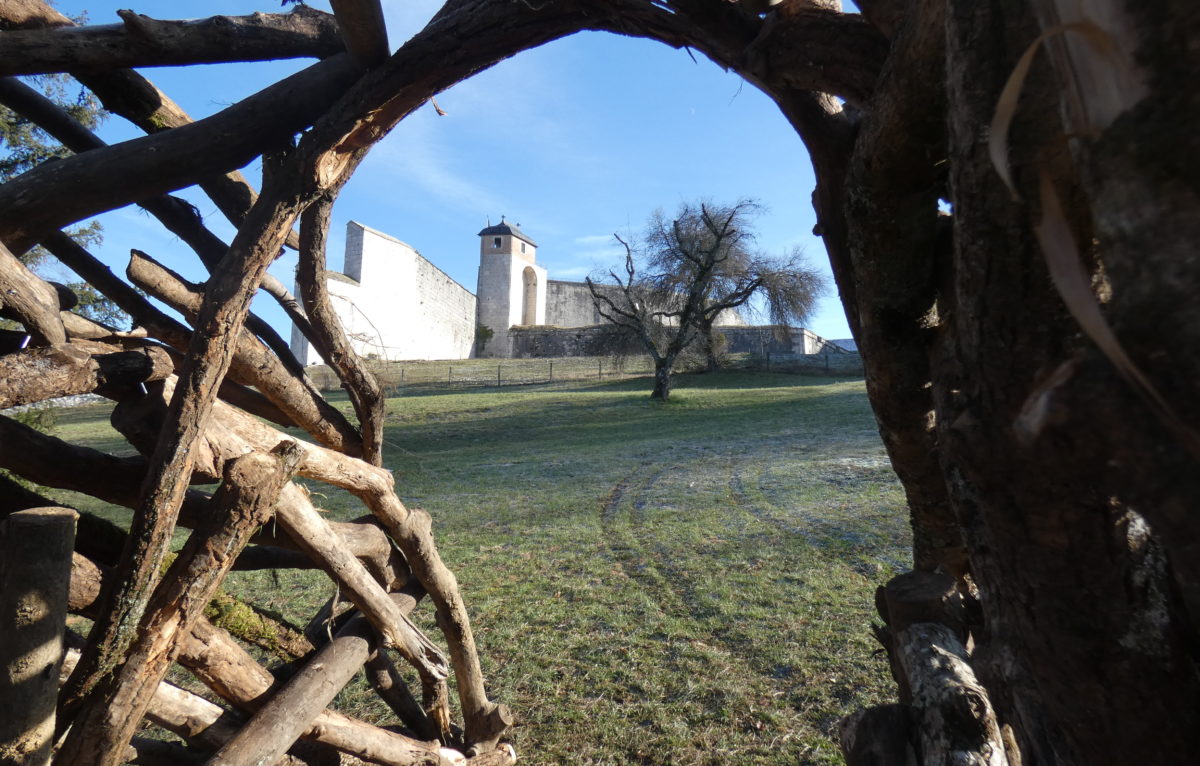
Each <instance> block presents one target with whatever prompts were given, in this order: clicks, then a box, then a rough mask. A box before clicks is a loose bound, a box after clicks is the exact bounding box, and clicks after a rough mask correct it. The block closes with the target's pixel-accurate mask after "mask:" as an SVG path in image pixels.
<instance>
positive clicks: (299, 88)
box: [0, 54, 361, 258]
mask: <svg viewBox="0 0 1200 766" xmlns="http://www.w3.org/2000/svg"><path fill="white" fill-rule="evenodd" d="M360 71H361V70H360V69H359V65H358V64H357V63H356V62H355V61H354V60H353V59H352V58H351V57H350V56H349V55H347V54H341V55H338V56H334V57H333V58H330V59H326V60H325V61H322V62H320V63H318V64H314V65H313V66H311V67H309V68H308V69H305V70H304V71H302V72H299V73H297V74H295V75H292V76H291V77H288V78H286V79H284V80H282V81H280V82H278V83H275V84H274V85H271V86H270V87H268V88H266V89H265V90H263V91H261V92H259V93H257V94H255V95H253V96H250V97H249V98H247V99H245V100H243V101H240V102H238V103H237V104H234V105H233V106H231V107H229V108H227V109H225V110H223V111H221V112H218V113H217V114H215V115H213V116H212V117H208V118H205V119H203V120H200V121H199V122H194V123H191V124H190V125H185V126H183V127H180V128H176V129H174V130H169V131H166V132H163V133H158V134H155V135H152V136H146V137H145V138H138V139H133V140H131V141H126V142H124V143H120V144H116V145H114V146H110V147H107V148H105V149H103V150H97V151H92V152H85V153H84V154H77V155H74V156H71V157H67V158H65V159H62V160H59V161H58V162H50V163H45V164H43V165H39V166H38V167H36V168H34V169H33V170H30V171H28V172H26V173H23V174H21V175H20V176H18V177H17V178H15V179H13V180H11V181H9V182H8V183H6V184H3V186H0V240H3V241H4V242H6V243H7V244H8V245H9V246H10V247H12V248H14V249H16V250H18V251H24V250H25V249H27V248H28V247H29V246H30V245H31V244H32V243H34V242H37V241H38V240H39V239H41V238H42V237H43V236H45V235H46V233H48V232H50V231H52V230H56V229H61V228H62V227H64V226H66V225H68V224H71V223H74V222H76V221H79V220H81V219H83V218H86V217H88V216H91V215H95V214H97V213H101V212H104V211H106V210H113V209H115V208H118V207H122V206H124V205H127V204H129V203H131V202H134V201H136V200H139V199H145V198H147V197H151V196H154V195H156V194H162V193H165V192H168V191H172V190H174V189H179V188H182V187H184V186H187V185H189V184H192V183H196V182H198V181H200V180H202V179H205V178H210V177H211V176H212V175H213V174H214V173H220V172H223V171H226V170H231V169H233V168H237V167H241V166H242V165H244V164H246V163H247V162H249V161H250V160H252V159H253V158H254V157H256V156H258V155H259V154H260V153H262V152H263V151H264V150H266V149H269V148H273V147H277V146H282V145H286V144H287V142H289V141H290V140H291V139H292V137H293V136H295V134H296V133H297V132H299V131H302V130H304V129H305V128H306V127H308V126H309V125H310V124H311V123H312V122H313V120H314V119H316V118H317V117H318V116H319V115H320V114H321V113H322V112H323V111H324V110H325V109H327V108H328V106H329V105H330V104H331V103H333V102H334V101H335V100H336V99H337V98H338V97H339V96H341V95H343V94H344V93H345V90H346V88H347V87H348V86H349V85H350V84H351V83H353V82H354V81H355V80H356V79H357V78H358V76H359V73H360ZM114 177H116V178H120V183H116V184H114V183H112V179H113V178H114ZM260 201H261V200H260ZM267 207H272V206H270V205H268V206H267ZM254 228H255V227H251V230H253V229H254ZM289 228H290V226H289ZM285 236H286V232H285V233H284V236H281V237H280V238H279V239H280V244H282V240H283V239H284V237H285ZM276 254H278V249H276V250H275V251H274V252H272V253H271V257H272V258H273V257H274V256H275V255H276Z"/></svg>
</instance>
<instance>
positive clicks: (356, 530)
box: [0, 416, 396, 585]
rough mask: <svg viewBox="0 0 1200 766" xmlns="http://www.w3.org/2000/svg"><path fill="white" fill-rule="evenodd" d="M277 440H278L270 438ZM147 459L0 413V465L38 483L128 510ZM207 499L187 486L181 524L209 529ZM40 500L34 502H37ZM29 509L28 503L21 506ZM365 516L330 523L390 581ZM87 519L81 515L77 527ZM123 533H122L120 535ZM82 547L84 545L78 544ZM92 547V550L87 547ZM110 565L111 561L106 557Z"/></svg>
mask: <svg viewBox="0 0 1200 766" xmlns="http://www.w3.org/2000/svg"><path fill="white" fill-rule="evenodd" d="M275 443H276V444H278V441H277V442H275ZM146 466H147V462H146V459H145V458H143V457H131V458H120V457H114V456H112V455H109V454H107V453H104V452H100V451H99V450H95V449H91V448H89V447H80V446H77V445H74V444H70V443H68V442H65V441H63V440H61V439H58V438H56V437H53V436H49V435H48V434H43V433H40V432H39V431H35V430H34V429H32V428H30V427H28V426H26V425H23V424H21V423H18V422H16V421H15V420H12V419H11V418H7V417H3V416H0V467H2V468H5V469H7V470H10V471H12V472H13V473H15V474H17V475H18V476H21V477H23V478H25V479H28V480H30V481H33V482H36V483H38V484H41V485H43V486H47V487H54V488H57V489H66V490H70V491H74V492H82V493H85V494H90V495H91V496H93V497H96V498H99V499H100V500H103V501H105V502H108V503H113V504H115V505H121V506H124V507H126V508H133V507H136V506H137V503H138V488H139V487H140V486H141V484H142V482H143V480H144V479H145V476H146ZM210 501H211V498H210V497H209V495H208V494H206V493H204V492H201V491H199V490H191V491H189V492H188V493H187V495H186V496H185V499H184V503H183V506H182V508H181V509H180V523H181V524H183V525H184V526H187V527H191V528H193V529H212V528H213V524H214V521H213V514H212V510H211V508H210V506H209V503H210ZM38 504H40V503H34V505H38ZM24 507H32V506H29V505H27V506H24ZM373 522H374V520H373V519H371V521H370V522H368V521H366V520H362V519H360V520H357V521H354V522H331V523H330V526H331V527H332V528H333V529H334V530H335V531H336V532H337V535H338V537H339V538H341V540H342V541H343V544H344V545H345V546H346V547H347V548H348V549H349V550H350V551H351V552H352V553H353V554H354V555H355V556H357V557H358V558H360V559H362V560H363V562H364V564H365V565H366V566H367V567H368V568H369V569H370V570H371V572H372V574H373V575H376V576H377V577H379V578H380V581H381V582H384V583H387V584H388V585H392V584H395V582H396V576H395V574H394V573H391V574H389V575H388V576H385V573H388V572H390V570H391V569H392V566H391V562H390V554H391V552H392V548H391V543H390V542H389V541H388V538H387V536H386V535H385V534H384V533H383V531H382V530H381V529H379V528H378V526H376V525H375V523H373ZM86 523H88V517H87V516H86V515H85V516H84V517H82V520H81V522H80V526H81V529H82V528H84V525H85V524H86ZM100 534H101V533H100V532H99V531H96V532H92V533H90V534H89V535H87V536H86V537H82V536H81V539H84V540H87V541H89V542H94V541H95V540H96V539H97V538H98V537H99V536H100ZM121 534H122V535H123V534H124V533H123V532H122V533H121ZM253 539H254V541H255V542H259V543H264V544H266V545H272V546H280V547H285V548H289V549H295V547H296V544H295V543H294V542H292V540H291V538H289V537H288V536H287V535H286V533H281V532H279V531H277V530H275V529H274V528H273V527H268V528H266V529H264V530H262V531H260V532H259V533H258V534H256V535H255V536H254V538H253ZM112 547H115V548H117V549H118V550H119V548H120V542H115V543H112V544H110V549H111V548H112ZM81 550H84V548H82V547H81ZM89 550H92V551H94V549H89ZM105 562H106V563H114V562H115V558H114V559H105Z"/></svg>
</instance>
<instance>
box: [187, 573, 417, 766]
mask: <svg viewBox="0 0 1200 766" xmlns="http://www.w3.org/2000/svg"><path fill="white" fill-rule="evenodd" d="M392 598H393V600H395V601H396V602H397V605H398V607H399V608H400V609H401V610H411V609H412V607H413V605H415V604H416V600H415V599H414V598H412V597H411V596H408V595H405V594H404V593H396V594H392ZM179 661H180V663H181V664H183V665H185V666H186V667H187V668H188V669H189V670H191V671H192V672H193V673H195V674H196V677H197V678H199V679H200V680H201V681H202V682H203V683H204V684H205V685H206V686H208V687H209V688H210V689H212V690H213V691H214V692H216V693H217V694H219V695H220V696H221V697H222V698H223V699H226V700H229V701H230V702H232V703H234V704H235V705H237V706H238V707H239V708H241V709H243V710H246V711H250V712H253V711H255V710H258V708H259V707H261V706H262V705H263V704H264V702H265V701H266V699H267V697H268V695H269V693H270V690H271V689H272V688H274V687H275V686H276V681H275V678H274V676H272V675H271V674H270V673H269V672H268V671H267V670H266V669H265V668H263V667H262V666H260V665H259V664H258V663H256V662H255V661H254V659H253V658H252V657H251V656H250V655H249V654H247V653H246V651H245V650H244V649H242V648H241V647H240V646H239V645H238V644H237V642H235V641H233V640H232V639H231V638H229V636H228V634H226V633H224V631H219V630H216V629H214V628H213V627H212V626H211V625H205V624H204V623H201V624H199V625H197V627H196V629H194V630H193V631H192V641H191V642H190V643H189V644H188V645H187V646H186V647H184V651H183V653H182V654H180V657H179ZM303 736H304V738H306V739H311V740H313V741H315V742H321V743H324V744H327V745H330V746H331V747H335V748H337V749H338V750H341V751H343V752H346V753H349V754H351V755H354V756H356V757H358V758H362V759H364V760H367V761H370V762H373V763H383V764H393V763H394V764H406V763H408V762H409V761H407V760H404V759H405V758H406V757H407V754H408V753H410V752H411V751H412V750H413V749H422V748H423V749H427V750H430V751H432V750H434V749H435V748H436V747H437V743H435V742H428V743H422V742H420V741H419V740H414V739H411V738H409V737H405V736H404V735H401V734H396V733H394V732H391V731H386V730H384V729H379V728H376V727H374V726H371V725H369V724H366V723H363V722H362V721H358V720H355V719H353V718H350V717H348V716H346V715H343V714H341V713H336V712H334V711H331V710H326V711H325V712H323V713H321V714H319V715H318V716H317V717H316V718H315V719H314V720H313V721H312V725H311V726H310V727H309V728H308V730H307V731H306V732H305V733H304V735H303Z"/></svg>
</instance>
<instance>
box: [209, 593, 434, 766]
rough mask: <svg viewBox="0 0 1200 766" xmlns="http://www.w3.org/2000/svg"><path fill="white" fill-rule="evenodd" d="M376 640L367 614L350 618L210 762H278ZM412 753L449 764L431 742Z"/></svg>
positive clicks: (225, 765)
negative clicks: (438, 755) (436, 753)
mask: <svg viewBox="0 0 1200 766" xmlns="http://www.w3.org/2000/svg"><path fill="white" fill-rule="evenodd" d="M375 644H376V641H375V638H374V635H373V632H372V630H371V625H370V623H369V622H368V621H367V620H366V619H364V618H362V617H361V616H360V617H355V618H354V619H352V620H350V622H349V623H347V624H346V626H345V627H344V628H342V630H341V631H339V632H338V635H337V637H335V638H334V640H333V641H331V642H330V643H329V644H327V645H326V646H325V647H324V648H323V649H321V650H320V651H319V652H318V653H317V654H316V656H315V657H313V658H312V660H310V661H309V662H308V663H307V664H306V665H305V667H304V668H303V669H302V670H301V671H300V672H299V673H298V674H297V675H296V676H294V677H293V678H292V679H291V680H290V681H288V683H287V684H286V685H285V686H284V687H283V688H282V689H280V690H279V691H278V692H276V694H275V695H274V696H273V697H272V698H271V701H270V702H268V703H267V704H266V705H264V706H263V707H262V708H261V709H259V711H258V712H257V713H255V714H254V716H253V718H251V719H250V722H249V723H248V724H246V726H245V727H243V728H242V730H241V731H240V732H238V734H237V736H236V737H234V738H233V739H232V740H231V741H230V742H229V743H228V744H226V745H225V746H224V747H222V748H221V749H220V750H219V751H218V752H217V753H216V755H214V756H213V758H212V760H211V761H210V762H209V763H211V764H212V765H213V766H235V765H237V766H242V765H243V764H256V763H274V761H275V759H276V758H277V757H278V756H279V755H280V754H281V753H283V752H284V751H285V750H286V749H287V748H288V747H289V746H290V745H291V744H292V743H293V742H295V741H296V740H297V739H298V738H299V737H300V735H301V734H303V733H304V731H306V730H307V729H308V728H309V727H310V722H311V721H313V720H314V719H315V718H316V717H317V716H318V715H319V714H320V713H321V712H322V711H323V710H324V709H325V706H326V705H328V704H329V703H330V702H332V701H333V698H334V697H335V696H336V695H337V693H338V692H339V691H341V690H342V687H344V686H345V685H346V683H347V682H349V681H350V679H351V678H353V677H354V674H355V673H357V672H358V669H359V668H361V667H362V665H363V663H364V662H365V661H366V660H367V658H368V656H369V655H370V654H371V653H372V652H373V651H374V650H375ZM393 757H395V756H393ZM408 757H409V758H410V759H411V760H410V761H409V762H410V763H422V764H424V763H439V764H447V766H448V764H449V761H447V760H445V759H442V758H440V757H436V756H435V753H434V752H433V751H431V750H430V749H429V748H428V747H427V746H419V745H417V744H415V743H414V746H413V747H412V749H411V752H410V753H409V756H408Z"/></svg>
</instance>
